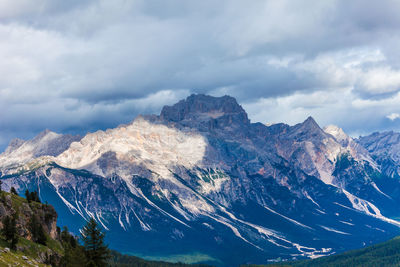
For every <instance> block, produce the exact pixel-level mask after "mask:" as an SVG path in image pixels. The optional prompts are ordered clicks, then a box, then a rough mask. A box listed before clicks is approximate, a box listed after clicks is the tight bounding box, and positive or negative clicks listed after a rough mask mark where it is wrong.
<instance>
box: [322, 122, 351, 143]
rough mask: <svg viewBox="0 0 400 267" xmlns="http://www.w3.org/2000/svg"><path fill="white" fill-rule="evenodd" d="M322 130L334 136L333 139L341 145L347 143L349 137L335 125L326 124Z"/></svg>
mask: <svg viewBox="0 0 400 267" xmlns="http://www.w3.org/2000/svg"><path fill="white" fill-rule="evenodd" d="M324 131H325V132H326V133H327V134H330V135H332V136H333V137H335V139H336V140H337V141H338V142H339V143H341V144H342V145H347V143H348V142H349V139H350V137H349V136H348V135H347V134H346V133H345V132H344V131H343V129H342V128H339V127H338V126H336V125H328V126H326V127H324Z"/></svg>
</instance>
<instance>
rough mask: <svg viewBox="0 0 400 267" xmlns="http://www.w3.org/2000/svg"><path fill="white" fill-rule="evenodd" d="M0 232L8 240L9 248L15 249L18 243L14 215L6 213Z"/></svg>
mask: <svg viewBox="0 0 400 267" xmlns="http://www.w3.org/2000/svg"><path fill="white" fill-rule="evenodd" d="M2 232H3V235H4V237H5V239H6V241H8V242H10V247H11V249H15V248H16V246H17V243H18V234H17V220H16V217H15V215H14V216H12V217H10V216H8V215H7V216H6V217H4V219H3V229H2Z"/></svg>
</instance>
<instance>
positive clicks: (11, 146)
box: [5, 138, 25, 154]
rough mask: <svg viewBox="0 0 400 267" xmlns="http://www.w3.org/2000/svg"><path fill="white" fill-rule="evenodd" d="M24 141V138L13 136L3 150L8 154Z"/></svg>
mask: <svg viewBox="0 0 400 267" xmlns="http://www.w3.org/2000/svg"><path fill="white" fill-rule="evenodd" d="M24 143H25V141H24V140H22V139H19V138H14V139H12V140H11V141H10V143H9V144H8V147H7V149H6V150H5V154H9V153H11V152H12V151H14V150H16V149H18V148H19V147H20V146H22V145H23V144H24Z"/></svg>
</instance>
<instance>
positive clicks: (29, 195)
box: [25, 189, 32, 203]
mask: <svg viewBox="0 0 400 267" xmlns="http://www.w3.org/2000/svg"><path fill="white" fill-rule="evenodd" d="M25 198H26V201H28V203H31V200H32V199H31V193H29V190H28V189H26V190H25Z"/></svg>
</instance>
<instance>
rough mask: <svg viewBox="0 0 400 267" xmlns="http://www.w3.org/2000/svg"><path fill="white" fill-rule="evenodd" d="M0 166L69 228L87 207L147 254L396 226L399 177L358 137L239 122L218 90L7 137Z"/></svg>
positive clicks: (226, 254)
mask: <svg viewBox="0 0 400 267" xmlns="http://www.w3.org/2000/svg"><path fill="white" fill-rule="evenodd" d="M46 136H49V138H47V137H46ZM55 136H56V137H55ZM50 137H51V138H50ZM46 140H49V141H46ZM52 140H53V141H52ZM54 140H57V144H59V145H56V146H54V145H53V144H55V143H54ZM37 151H40V153H38V152H37ZM0 172H1V177H0V178H1V180H2V181H3V183H4V184H3V187H4V188H5V189H9V188H10V187H11V186H14V187H15V188H16V189H17V191H18V192H20V193H23V192H24V191H25V190H26V189H29V190H37V191H38V192H39V194H40V197H41V199H43V201H48V203H51V204H52V205H53V206H54V207H55V209H56V210H57V212H58V213H59V214H60V223H61V224H62V225H69V226H70V229H71V230H72V231H74V232H76V233H77V232H78V231H79V229H80V228H81V227H82V225H83V223H84V221H85V218H86V219H87V218H89V217H94V218H95V219H96V220H97V221H98V222H99V223H100V224H101V225H102V226H103V227H104V229H105V230H106V231H107V237H108V242H109V244H110V247H111V248H113V249H117V250H119V251H122V252H126V253H130V254H134V255H146V256H148V257H150V258H151V257H153V258H157V259H175V260H179V259H186V260H187V262H200V263H209V264H214V265H217V266H237V265H239V264H243V263H263V262H266V261H267V260H273V259H276V258H281V259H295V258H303V257H310V258H315V257H319V256H323V255H330V254H332V253H337V252H341V251H345V250H348V249H353V248H360V247H363V246H365V245H368V244H373V243H376V242H380V241H384V240H387V239H389V238H392V237H394V236H395V235H397V234H399V232H400V231H399V230H400V228H399V227H400V223H399V222H397V221H396V220H395V219H394V218H396V217H398V216H399V214H400V207H399V206H398V205H397V203H398V200H399V199H400V198H399V196H400V184H399V181H400V180H399V179H393V177H392V176H388V175H387V172H385V171H384V168H383V165H382V162H381V161H380V160H378V159H377V158H376V156H375V155H374V153H372V152H371V151H370V149H369V148H368V146H366V145H365V144H364V143H363V142H361V141H360V140H353V139H352V138H351V137H349V136H348V135H346V134H345V133H344V132H343V130H341V129H340V128H338V127H336V126H328V127H326V128H324V129H322V128H320V127H319V125H318V124H317V123H316V122H315V120H314V119H313V118H311V117H309V118H307V119H306V120H305V121H304V122H303V123H299V124H297V125H294V126H289V125H286V124H282V123H281V124H274V125H271V126H266V125H264V124H261V123H251V122H250V120H249V119H248V116H247V114H246V112H245V111H244V109H243V108H242V107H241V106H240V105H239V104H238V103H237V102H236V100H235V99H234V98H232V97H229V96H223V97H211V96H206V95H191V96H189V97H188V98H187V99H185V100H182V101H180V102H178V103H176V104H175V105H172V106H166V107H164V108H163V109H162V111H161V114H160V115H159V116H157V115H145V116H139V117H137V118H136V119H134V120H133V121H132V122H131V123H129V124H126V125H120V126H118V127H117V128H115V129H108V130H106V131H97V132H94V133H89V134H87V135H86V136H84V137H73V136H68V135H62V134H55V133H52V132H49V131H46V132H44V133H42V134H40V135H39V136H38V137H36V138H34V139H33V140H30V141H22V140H15V141H12V142H11V144H10V146H9V147H8V148H7V150H6V151H5V152H4V153H3V154H1V155H0Z"/></svg>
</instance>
